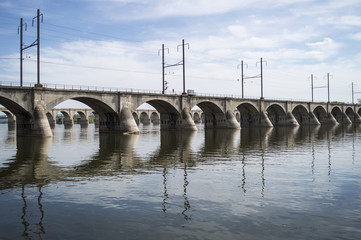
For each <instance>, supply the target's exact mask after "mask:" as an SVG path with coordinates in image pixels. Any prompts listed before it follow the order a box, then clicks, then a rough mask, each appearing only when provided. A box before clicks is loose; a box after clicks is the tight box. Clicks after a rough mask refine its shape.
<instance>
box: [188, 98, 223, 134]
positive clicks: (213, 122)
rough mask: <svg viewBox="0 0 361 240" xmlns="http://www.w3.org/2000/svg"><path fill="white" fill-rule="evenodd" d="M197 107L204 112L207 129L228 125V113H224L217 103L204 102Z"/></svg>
mask: <svg viewBox="0 0 361 240" xmlns="http://www.w3.org/2000/svg"><path fill="white" fill-rule="evenodd" d="M196 105H197V106H198V107H199V108H200V109H201V110H202V111H203V114H204V124H205V128H215V127H217V126H225V125H226V122H227V118H226V113H224V112H223V110H222V108H221V107H220V106H218V105H217V103H213V102H210V101H203V102H198V103H197V104H196ZM192 107H194V106H192Z"/></svg>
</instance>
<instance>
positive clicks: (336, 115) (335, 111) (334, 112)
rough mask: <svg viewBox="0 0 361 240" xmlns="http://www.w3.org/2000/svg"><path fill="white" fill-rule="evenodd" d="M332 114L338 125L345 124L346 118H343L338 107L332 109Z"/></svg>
mask: <svg viewBox="0 0 361 240" xmlns="http://www.w3.org/2000/svg"><path fill="white" fill-rule="evenodd" d="M331 114H332V115H333V117H334V118H335V119H336V121H337V122H338V123H343V118H344V116H343V113H342V111H341V109H340V108H339V107H338V106H335V107H333V108H332V110H331Z"/></svg>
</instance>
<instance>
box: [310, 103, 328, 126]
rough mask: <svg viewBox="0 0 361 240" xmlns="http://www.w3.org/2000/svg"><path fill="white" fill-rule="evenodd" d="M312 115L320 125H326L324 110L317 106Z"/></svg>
mask: <svg viewBox="0 0 361 240" xmlns="http://www.w3.org/2000/svg"><path fill="white" fill-rule="evenodd" d="M313 113H314V114H315V116H316V118H317V120H318V121H319V122H320V123H321V124H322V123H327V112H326V109H324V108H323V107H321V106H317V107H316V108H315V109H314V110H313Z"/></svg>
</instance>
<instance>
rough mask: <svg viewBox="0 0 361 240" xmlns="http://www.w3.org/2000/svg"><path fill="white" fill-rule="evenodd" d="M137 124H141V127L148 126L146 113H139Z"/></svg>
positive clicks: (148, 119) (148, 121)
mask: <svg viewBox="0 0 361 240" xmlns="http://www.w3.org/2000/svg"><path fill="white" fill-rule="evenodd" d="M139 120H140V121H139V122H141V123H143V125H148V124H150V117H149V115H148V113H146V112H141V113H140V115H139Z"/></svg>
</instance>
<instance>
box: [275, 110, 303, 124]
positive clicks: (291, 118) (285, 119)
mask: <svg viewBox="0 0 361 240" xmlns="http://www.w3.org/2000/svg"><path fill="white" fill-rule="evenodd" d="M276 125H278V126H290V127H296V126H299V125H300V124H299V123H298V122H297V120H296V118H295V117H294V116H293V114H292V113H291V112H287V113H286V116H284V117H282V118H280V119H279V120H278V122H277V124H276Z"/></svg>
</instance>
